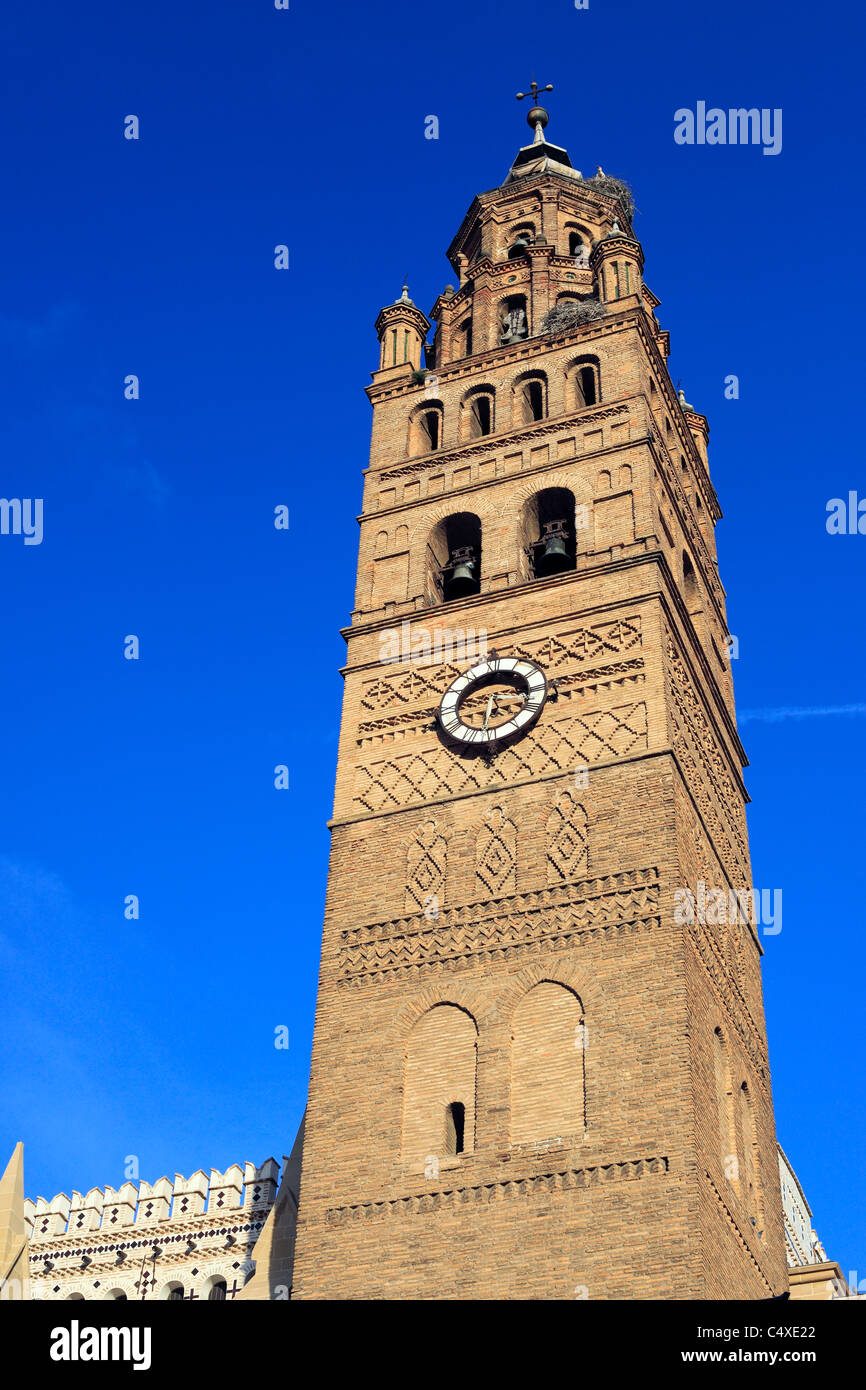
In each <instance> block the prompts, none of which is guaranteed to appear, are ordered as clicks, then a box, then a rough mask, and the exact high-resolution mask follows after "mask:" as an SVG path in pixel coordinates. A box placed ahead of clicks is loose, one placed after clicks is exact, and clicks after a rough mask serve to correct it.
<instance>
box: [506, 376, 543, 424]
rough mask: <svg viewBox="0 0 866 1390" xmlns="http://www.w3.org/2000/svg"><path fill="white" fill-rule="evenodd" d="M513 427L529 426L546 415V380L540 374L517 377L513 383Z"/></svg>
mask: <svg viewBox="0 0 866 1390" xmlns="http://www.w3.org/2000/svg"><path fill="white" fill-rule="evenodd" d="M512 415H513V419H512V423H513V424H514V425H529V424H531V423H532V422H533V420H543V419H544V418H545V416H546V415H547V380H546V378H545V377H544V375H543V374H542V373H541V372H534V373H533V374H532V375H528V376H522V377H518V379H517V381H515V383H514V408H513V412H512Z"/></svg>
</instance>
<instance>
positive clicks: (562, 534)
mask: <svg viewBox="0 0 866 1390" xmlns="http://www.w3.org/2000/svg"><path fill="white" fill-rule="evenodd" d="M535 551H536V559H535V573H536V574H537V575H538V576H539V578H541V577H542V576H544V575H548V574H561V573H562V571H563V570H569V569H572V567H573V561H572V558H571V555H570V553H569V548H568V537H567V534H566V522H564V521H546V522H545V523H544V526H543V528H542V532H541V540H540V541H538V543H537V545H536V548H535Z"/></svg>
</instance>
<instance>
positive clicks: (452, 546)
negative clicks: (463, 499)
mask: <svg viewBox="0 0 866 1390" xmlns="http://www.w3.org/2000/svg"><path fill="white" fill-rule="evenodd" d="M427 570H428V581H429V582H428V592H429V594H430V597H431V599H432V601H433V602H434V603H452V602H454V601H455V600H456V599H463V598H471V596H472V595H473V594H477V593H480V592H481V522H480V520H479V518H478V517H477V516H475V514H474V512H456V513H455V514H454V515H453V516H448V517H445V519H444V520H443V521H440V522H439V524H438V525H437V526H435V527H434V529H433V531H432V532H431V535H430V539H429V541H428V542H427Z"/></svg>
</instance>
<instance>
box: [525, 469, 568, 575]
mask: <svg viewBox="0 0 866 1390" xmlns="http://www.w3.org/2000/svg"><path fill="white" fill-rule="evenodd" d="M521 529H522V533H523V537H524V541H523V549H524V555H525V557H526V577H527V578H528V579H546V578H548V577H549V576H550V575H554V574H564V573H565V572H566V571H567V570H573V569H574V568H575V566H576V563H577V532H576V528H575V507H574V493H573V492H571V491H570V490H569V489H568V488H565V487H548V488H544V489H543V491H541V492H537V493H536V494H535V496H534V497H530V499H529V501H528V502H527V503H526V506H525V507H524V510H523V525H522V528H521Z"/></svg>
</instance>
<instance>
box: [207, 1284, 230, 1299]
mask: <svg viewBox="0 0 866 1390" xmlns="http://www.w3.org/2000/svg"><path fill="white" fill-rule="evenodd" d="M227 1287H228V1285H227V1284H226V1281H225V1279H214V1281H213V1283H212V1284H211V1286H210V1288H209V1290H208V1295H207V1297H208V1302H209V1303H223V1302H225V1296H226V1289H227Z"/></svg>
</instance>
